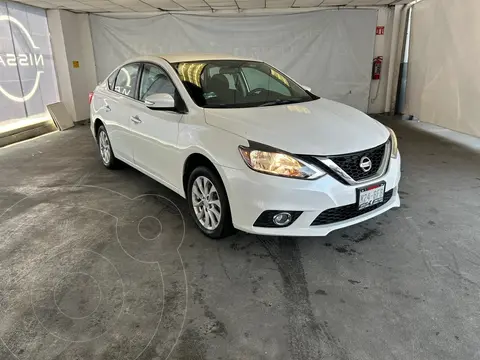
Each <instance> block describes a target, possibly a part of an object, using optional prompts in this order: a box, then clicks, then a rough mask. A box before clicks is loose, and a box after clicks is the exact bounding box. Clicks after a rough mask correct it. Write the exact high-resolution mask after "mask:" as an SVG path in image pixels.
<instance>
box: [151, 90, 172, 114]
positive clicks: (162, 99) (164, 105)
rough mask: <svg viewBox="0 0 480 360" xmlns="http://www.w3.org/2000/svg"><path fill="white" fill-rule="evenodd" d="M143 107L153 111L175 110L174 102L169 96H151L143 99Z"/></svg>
mask: <svg viewBox="0 0 480 360" xmlns="http://www.w3.org/2000/svg"><path fill="white" fill-rule="evenodd" d="M145 106H146V107H148V108H149V109H153V110H175V100H174V99H173V97H172V95H170V94H165V93H162V94H152V95H149V96H147V97H146V98H145Z"/></svg>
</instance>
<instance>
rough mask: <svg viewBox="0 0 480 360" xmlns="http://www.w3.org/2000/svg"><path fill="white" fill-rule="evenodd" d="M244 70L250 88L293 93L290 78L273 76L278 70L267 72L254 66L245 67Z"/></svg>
mask: <svg viewBox="0 0 480 360" xmlns="http://www.w3.org/2000/svg"><path fill="white" fill-rule="evenodd" d="M272 70H273V69H272ZM242 71H243V74H244V75H245V80H246V81H247V83H248V87H249V89H250V90H255V89H264V88H266V89H268V90H270V91H275V92H277V93H279V94H282V95H287V96H290V95H291V93H290V90H289V88H288V86H289V84H288V80H287V79H285V77H284V76H282V77H280V78H279V79H278V80H277V78H276V77H274V76H271V75H273V74H278V73H277V72H273V73H271V74H266V73H264V72H263V71H260V70H258V69H255V68H252V67H246V68H243V69H242ZM280 79H282V80H280Z"/></svg>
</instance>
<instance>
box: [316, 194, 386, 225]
mask: <svg viewBox="0 0 480 360" xmlns="http://www.w3.org/2000/svg"><path fill="white" fill-rule="evenodd" d="M392 195H393V189H392V190H390V191H387V192H386V193H385V195H384V196H383V202H382V203H378V204H375V205H374V206H371V207H368V208H366V209H363V210H358V205H357V204H356V203H355V204H350V205H345V206H340V207H337V208H333V209H328V210H325V211H324V212H322V213H321V214H320V215H318V216H317V218H316V219H315V220H313V222H312V225H311V226H315V225H327V224H333V223H336V222H340V221H344V220H349V219H353V218H356V217H357V216H360V215H363V214H366V213H368V212H370V211H373V210H375V209H378V208H379V207H381V206H383V205H385V204H386V203H387V202H388V201H389V200H390V199H391V198H392Z"/></svg>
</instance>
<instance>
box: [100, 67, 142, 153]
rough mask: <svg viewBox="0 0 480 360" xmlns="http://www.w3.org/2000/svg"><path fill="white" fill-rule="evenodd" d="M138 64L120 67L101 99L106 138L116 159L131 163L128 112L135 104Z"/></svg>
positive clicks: (131, 150) (130, 135) (131, 149)
mask: <svg viewBox="0 0 480 360" xmlns="http://www.w3.org/2000/svg"><path fill="white" fill-rule="evenodd" d="M140 66H141V64H140V63H133V64H127V65H125V66H122V67H121V68H120V69H119V70H118V72H117V73H116V74H114V75H115V77H114V79H110V78H109V81H108V87H109V88H110V89H108V90H106V94H105V96H104V99H103V104H101V105H102V107H103V111H102V112H103V114H102V117H103V119H104V123H105V126H106V128H107V133H108V137H109V138H110V143H111V144H112V149H113V152H114V154H115V156H116V157H118V158H119V159H121V160H124V161H127V162H133V146H132V134H131V132H130V111H131V107H132V105H133V104H134V103H135V102H136V100H135V97H136V91H137V81H138V78H139V74H140Z"/></svg>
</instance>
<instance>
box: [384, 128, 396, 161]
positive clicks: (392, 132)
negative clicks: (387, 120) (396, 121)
mask: <svg viewBox="0 0 480 360" xmlns="http://www.w3.org/2000/svg"><path fill="white" fill-rule="evenodd" d="M387 129H388V131H390V139H391V142H392V153H391V154H392V158H394V159H396V158H397V155H398V142H397V136H396V135H395V133H394V131H393V130H392V129H390V128H389V127H387Z"/></svg>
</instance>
